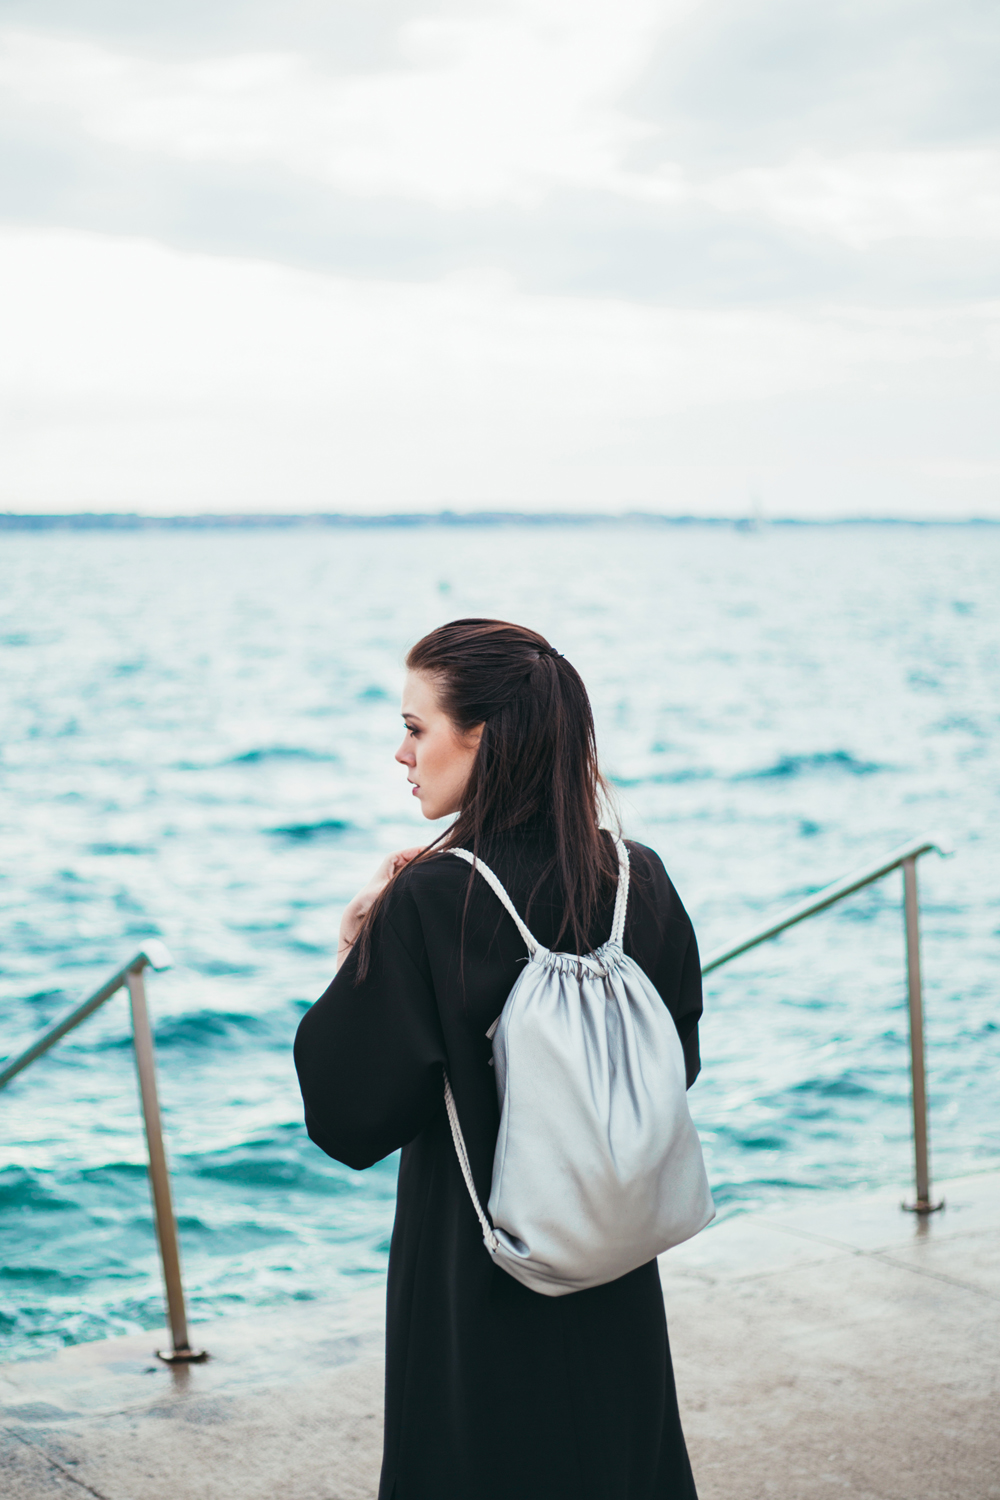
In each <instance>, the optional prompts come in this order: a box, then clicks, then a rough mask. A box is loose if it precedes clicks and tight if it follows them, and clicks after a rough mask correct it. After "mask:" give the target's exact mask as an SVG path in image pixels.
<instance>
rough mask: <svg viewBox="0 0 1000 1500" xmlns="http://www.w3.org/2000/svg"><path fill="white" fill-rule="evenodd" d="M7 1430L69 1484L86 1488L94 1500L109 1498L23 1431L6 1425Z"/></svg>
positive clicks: (82, 1488) (107, 1499)
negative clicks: (77, 1475) (57, 1471)
mask: <svg viewBox="0 0 1000 1500" xmlns="http://www.w3.org/2000/svg"><path fill="white" fill-rule="evenodd" d="M7 1431H8V1432H9V1433H10V1435H11V1437H15V1438H17V1440H18V1442H21V1443H23V1444H24V1446H25V1447H26V1448H30V1449H31V1451H32V1453H37V1454H38V1456H39V1457H40V1458H44V1460H45V1462H46V1463H47V1464H50V1465H51V1466H52V1468H53V1469H58V1470H59V1473H60V1474H61V1475H62V1476H63V1478H64V1479H68V1480H69V1482H70V1484H77V1485H79V1486H80V1488H81V1490H86V1491H87V1494H88V1495H93V1496H94V1500H110V1497H109V1496H107V1495H104V1494H102V1493H101V1491H100V1490H95V1489H92V1488H91V1486H90V1485H89V1484H87V1482H86V1481H85V1480H83V1479H78V1478H77V1477H76V1475H75V1474H71V1473H70V1471H69V1469H67V1468H65V1467H64V1466H63V1465H62V1464H61V1463H60V1462H59V1460H58V1459H57V1458H53V1457H52V1454H51V1453H46V1451H45V1449H44V1448H40V1447H39V1445H38V1444H37V1443H33V1442H32V1441H31V1439H30V1438H26V1437H25V1436H24V1433H23V1432H17V1431H16V1430H15V1429H14V1428H13V1427H8V1428H7Z"/></svg>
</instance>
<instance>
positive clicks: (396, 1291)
mask: <svg viewBox="0 0 1000 1500" xmlns="http://www.w3.org/2000/svg"><path fill="white" fill-rule="evenodd" d="M407 667H408V669H409V671H408V676H407V679H406V686H405V689H404V692H403V705H402V709H403V722H404V724H405V726H406V729H405V734H404V737H403V743H402V745H401V746H400V748H399V749H398V750H397V752H396V759H397V761H399V762H400V764H401V765H403V766H405V767H406V773H407V780H408V781H409V782H410V784H411V785H412V787H413V796H415V797H416V798H418V800H419V802H420V807H421V811H422V812H423V814H424V816H425V817H427V818H432V819H433V818H442V817H446V816H454V819H455V821H454V822H453V823H452V824H451V826H450V827H449V829H448V830H447V832H446V833H445V834H444V835H442V836H441V837H440V838H439V839H438V840H437V841H436V842H435V843H434V844H432V845H431V846H430V847H429V848H427V849H419V848H415V849H405V850H402V851H401V852H400V853H398V854H393V855H390V856H389V857H388V858H387V859H386V860H384V861H383V863H382V865H381V866H380V868H379V870H378V872H377V873H376V875H375V876H374V878H373V879H372V880H371V882H370V883H369V884H368V885H367V886H366V887H365V889H364V890H363V891H361V892H360V893H359V894H358V895H357V896H356V897H355V898H354V900H353V901H352V902H351V903H350V905H349V906H348V907H347V910H346V911H345V913H344V917H343V921H342V923H341V928H340V946H339V951H338V964H339V968H338V970H337V975H336V978H335V979H334V981H333V983H332V984H331V985H330V988H329V989H328V990H327V991H326V994H325V995H323V997H322V998H321V999H320V1000H319V1001H317V1003H316V1004H315V1005H314V1006H313V1008H312V1009H311V1010H310V1011H309V1012H308V1013H307V1015H306V1016H305V1017H304V1018H303V1021H302V1024H301V1026H300V1028H299V1033H298V1037H297V1039H296V1044H295V1059H296V1064H297V1067H298V1071H299V1080H300V1083H301V1086H302V1095H303V1099H304V1100H305V1110H306V1124H307V1126H308V1130H309V1134H310V1136H311V1137H312V1139H313V1140H314V1141H315V1142H316V1144H317V1145H318V1146H321V1147H322V1149H323V1150H324V1151H326V1152H327V1153H328V1154H329V1155H330V1156H333V1157H335V1158H336V1159H337V1160H338V1161H342V1162H345V1163H347V1165H348V1166H351V1167H355V1168H359V1169H360V1168H363V1167H367V1166H370V1165H371V1164H372V1163H373V1162H376V1161H379V1160H380V1159H381V1158H382V1157H384V1156H388V1155H389V1153H390V1152H392V1151H395V1150H397V1149H398V1148H399V1147H402V1148H403V1149H402V1156H401V1159H400V1166H399V1186H398V1196H397V1206H396V1222H395V1227H394V1229H393V1235H392V1247H391V1250H390V1254H389V1286H388V1314H387V1329H386V1388H385V1389H386V1395H385V1447H384V1457H383V1465H382V1481H381V1486H380V1489H379V1500H501V1497H502V1500H694V1497H695V1488H694V1481H693V1479H692V1477H691V1469H690V1465H689V1463H688V1458H687V1452H686V1450H685V1446H684V1437H683V1434H682V1432H681V1424H680V1418H679V1416H678V1411H677V1399H676V1396H675V1392H674V1380H673V1372H672V1369H671V1363H670V1350H669V1346H668V1343H667V1328H666V1321H665V1318H664V1312H663V1298H662V1294H661V1290H660V1281H659V1275H658V1271H657V1266H656V1262H655V1261H652V1262H650V1263H649V1264H648V1265H644V1266H641V1267H640V1268H639V1269H638V1270H635V1271H632V1272H630V1273H629V1274H628V1275H627V1276H622V1277H621V1278H620V1279H619V1280H617V1281H613V1282H610V1283H607V1284H606V1285H603V1286H598V1287H594V1288H592V1289H590V1290H587V1291H581V1292H573V1293H569V1294H567V1295H564V1296H555V1297H550V1296H544V1295H542V1294H540V1293H538V1292H535V1291H532V1290H530V1289H529V1288H528V1287H526V1286H523V1285H522V1284H521V1283H520V1282H518V1281H516V1280H514V1278H513V1277H512V1276H510V1275H508V1274H507V1272H505V1271H504V1270H503V1269H501V1267H499V1266H497V1265H495V1264H494V1262H493V1260H492V1259H491V1257H490V1255H489V1253H488V1251H487V1250H486V1248H485V1247H484V1245H483V1238H482V1231H481V1229H480V1225H479V1223H478V1221H477V1218H476V1214H475V1211H474V1209H473V1207H472V1203H471V1201H470V1199H469V1196H468V1193H467V1191H466V1187H465V1183H464V1182H463V1180H462V1173H461V1169H460V1167H459V1163H458V1159H457V1157H456V1154H455V1148H454V1146H453V1143H452V1138H451V1134H450V1131H449V1126H448V1120H447V1117H446V1113H445V1107H444V1093H443V1074H444V1071H445V1069H446V1070H447V1074H448V1077H449V1079H450V1081H451V1086H452V1089H453V1091H454V1095H455V1100H456V1103H457V1107H458V1113H459V1116H460V1119H461V1122H462V1129H463V1132H464V1135H465V1141H466V1145H467V1148H468V1154H469V1158H470V1161H471V1167H472V1174H473V1177H474V1180H475V1184H476V1188H477V1190H478V1193H479V1197H480V1200H481V1202H483V1203H486V1202H487V1200H488V1198H489V1193H490V1179H491V1175H492V1170H493V1153H494V1148H495V1145H496V1138H497V1130H498V1126H499V1109H498V1104H497V1095H496V1085H495V1079H494V1073H493V1069H492V1068H491V1067H490V1060H491V1046H490V1042H489V1040H488V1038H487V1036H486V1032H487V1029H488V1028H489V1027H490V1026H491V1024H492V1022H493V1021H494V1020H495V1019H496V1017H497V1016H498V1015H499V1013H500V1011H501V1010H502V1008H503V1004H504V1001H505V1000H506V998H507V996H508V994H509V993H510V990H511V989H512V987H513V985H514V983H515V981H516V979H517V978H518V975H519V974H520V973H521V970H522V966H523V964H524V962H525V959H526V956H527V955H526V951H525V945H524V941H523V939H522V938H521V937H520V935H519V934H518V931H517V928H516V927H515V925H514V922H513V920H512V918H511V917H510V916H509V914H508V913H507V912H506V911H505V910H504V908H503V906H502V905H501V903H500V902H499V901H498V899H497V897H496V896H495V895H494V893H493V892H492V891H491V890H490V888H489V886H488V885H487V883H486V881H485V880H484V879H483V878H482V877H481V876H480V875H479V874H477V872H476V871H475V870H472V869H470V867H469V865H468V864H467V863H465V862H464V861H463V860H461V859H459V858H457V857H455V856H454V855H449V854H448V853H447V850H448V849H449V848H462V847H464V848H466V849H471V850H472V851H473V852H474V853H475V854H476V855H477V856H479V857H480V858H482V859H483V860H484V861H485V862H486V863H487V864H488V865H489V866H491V867H492V869H493V870H494V871H495V872H496V874H497V875H498V876H499V877H500V879H501V881H502V882H503V884H504V885H505V886H506V888H507V890H508V892H509V893H510V895H511V897H512V898H513V901H514V903H515V906H516V907H517V909H518V911H519V912H520V914H521V916H522V917H523V918H524V919H525V921H526V922H527V924H528V926H529V927H530V928H531V930H532V931H533V932H534V934H535V935H536V936H537V937H538V939H539V940H540V942H542V943H544V944H545V946H546V947H548V948H550V949H563V950H566V951H571V952H574V953H586V952H589V951H591V950H592V949H593V948H595V947H597V946H599V945H600V944H601V943H603V942H604V941H605V940H606V939H607V937H608V935H609V933H610V932H611V923H612V916H613V909H614V900H615V886H616V880H617V857H616V853H615V848H614V844H613V841H612V839H611V837H610V835H608V834H605V833H602V831H601V829H600V824H599V816H600V802H601V798H602V794H603V792H604V783H603V781H602V779H601V776H600V772H599V770H598V765H597V755H596V748H595V741H594V725H593V718H592V715H591V709H590V703H589V700H588V698H587V693H586V690H585V688H584V686H583V683H582V681H581V679H580V677H579V674H578V673H577V672H576V671H575V670H574V668H573V667H572V666H570V664H569V662H568V661H566V660H565V658H564V657H562V656H560V655H559V653H558V652H556V651H554V650H553V649H552V647H551V646H550V645H549V644H548V642H547V641H546V640H545V639H544V638H543V637H542V636H540V635H538V634H537V633H536V632H535V631H532V630H527V629H524V628H522V627H521V626H518V625H509V624H506V623H504V622H503V621H499V620H456V621H454V622H453V623H452V624H450V625H444V626H442V627H441V628H440V629H438V630H435V631H433V632H432V633H431V634H430V635H428V636H426V637H425V638H424V639H423V640H422V641H420V642H418V644H417V645H416V646H414V648H413V650H412V651H411V652H410V654H409V656H408V657H407ZM629 854H630V857H631V869H632V878H631V888H630V893H629V905H628V919H627V924H626V929H625V940H624V946H625V950H626V952H627V953H629V954H630V955H631V956H632V957H633V958H634V959H635V960H636V962H637V963H638V964H639V965H640V966H641V967H642V968H643V969H644V970H645V972H646V974H647V975H648V976H649V977H650V979H651V980H652V981H653V983H654V985H655V986H656V988H657V990H658V992H659V994H660V995H661V996H662V998H663V1002H664V1004H665V1005H666V1006H667V1007H668V1009H669V1010H670V1012H671V1014H672V1015H673V1017H674V1020H675V1021H676V1023H677V1029H678V1032H679V1034H680V1038H681V1041H682V1043H683V1046H684V1052H685V1057H686V1060H687V1073H688V1084H689V1086H690V1084H691V1083H692V1082H693V1081H694V1079H695V1077H696V1076H697V1073H698V1067H699V1062H698V1042H697V1025H698V1018H699V1016H700V1015H701V1008H702V1007H701V970H700V965H699V961H698V950H697V945H696V943H695V937H694V932H693V930H692V927H691V923H690V921H689V919H688V916H687V913H686V912H685V910H684V908H683V906H682V905H681V902H680V899H679V898H678V896H677V893H676V891H675V890H674V888H673V886H672V885H671V883H670V881H669V879H668V877H667V874H666V872H665V870H664V868H663V865H662V864H661V863H660V860H659V859H658V857H657V856H656V855H655V854H654V853H653V852H652V851H651V850H649V849H646V848H644V847H643V846H642V845H641V844H629Z"/></svg>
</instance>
